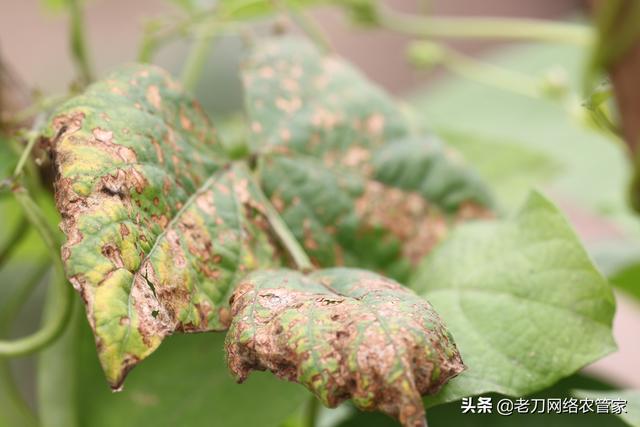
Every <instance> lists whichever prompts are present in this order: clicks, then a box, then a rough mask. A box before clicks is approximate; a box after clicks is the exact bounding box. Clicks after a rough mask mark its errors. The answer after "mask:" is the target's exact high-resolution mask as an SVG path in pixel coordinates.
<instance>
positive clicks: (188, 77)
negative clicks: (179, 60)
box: [182, 20, 220, 92]
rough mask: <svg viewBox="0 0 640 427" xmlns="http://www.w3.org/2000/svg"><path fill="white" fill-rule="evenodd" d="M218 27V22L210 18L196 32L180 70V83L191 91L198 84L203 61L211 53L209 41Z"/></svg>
mask: <svg viewBox="0 0 640 427" xmlns="http://www.w3.org/2000/svg"><path fill="white" fill-rule="evenodd" d="M219 29H220V24H219V23H218V22H217V21H215V20H212V22H210V23H205V24H203V27H202V28H201V30H200V31H199V32H198V37H197V39H196V41H195V43H194V45H193V48H192V49H191V51H190V52H189V56H188V57H187V62H186V64H185V66H184V68H183V70H182V85H183V86H184V88H185V89H186V90H188V91H190V92H193V90H194V89H195V87H196V85H197V84H198V81H199V80H200V75H201V74H202V71H203V69H204V64H205V61H206V59H207V57H208V56H209V54H210V53H211V52H210V51H211V49H210V47H211V41H212V40H213V38H214V36H215V35H216V33H217V32H218V30H219Z"/></svg>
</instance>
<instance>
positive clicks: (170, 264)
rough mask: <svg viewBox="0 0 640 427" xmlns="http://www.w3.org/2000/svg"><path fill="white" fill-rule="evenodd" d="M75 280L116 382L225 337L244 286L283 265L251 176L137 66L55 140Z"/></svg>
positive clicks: (194, 115)
mask: <svg viewBox="0 0 640 427" xmlns="http://www.w3.org/2000/svg"><path fill="white" fill-rule="evenodd" d="M48 133H49V137H50V138H51V140H52V142H53V144H54V154H55V157H56V167H57V171H58V176H57V179H56V183H55V186H56V202H57V206H58V209H59V211H60V212H61V214H62V230H63V231H64V233H65V234H66V236H67V241H66V243H65V244H64V246H63V248H62V258H63V261H64V264H65V268H66V272H67V276H68V278H69V280H70V282H71V283H72V284H73V286H74V287H75V288H76V290H77V291H78V292H80V294H81V295H82V298H83V300H84V302H85V305H86V310H87V317H88V319H89V323H90V324H91V326H92V328H93V330H94V333H95V338H96V345H97V348H98V355H99V358H100V361H101V363H102V366H103V368H104V370H105V373H106V376H107V380H108V381H109V383H110V384H111V386H112V387H113V388H116V389H117V388H119V387H120V386H121V384H122V382H123V381H124V377H125V375H126V374H127V372H128V371H129V370H130V369H131V368H132V367H133V366H135V365H136V364H137V363H138V362H139V361H140V360H142V359H144V358H145V357H147V356H148V355H149V354H150V353H151V352H153V351H154V350H155V349H156V348H157V347H158V345H160V342H161V341H162V340H163V338H164V337H165V336H167V335H169V334H171V333H173V332H174V331H185V332H195V331H207V330H222V329H225V328H226V327H227V326H228V324H229V321H230V317H229V309H228V306H227V301H228V297H229V293H230V292H231V286H232V284H233V283H235V281H236V280H237V278H238V276H239V275H241V274H244V272H245V271H246V270H248V269H251V268H254V267H255V266H256V265H258V264H259V265H260V266H265V265H273V264H274V261H273V260H274V248H273V247H272V245H271V243H270V241H269V237H268V235H267V234H266V233H264V232H263V229H265V228H266V221H265V220H264V217H263V215H262V213H261V205H260V203H258V202H257V201H256V198H255V197H254V191H253V188H252V187H251V183H250V180H249V179H248V178H247V176H246V173H245V171H244V170H243V169H241V168H237V167H233V168H230V169H229V168H225V167H222V166H221V165H222V162H223V161H224V158H223V155H222V154H221V153H222V151H221V149H220V146H219V144H218V143H217V142H216V139H215V136H214V133H213V128H212V127H211V126H210V124H209V122H208V120H207V118H206V117H205V115H204V114H203V113H202V111H200V109H199V106H198V104H197V103H195V101H193V100H192V99H190V98H188V97H187V96H186V95H184V94H183V93H182V91H181V89H180V88H179V86H178V85H177V84H176V83H175V82H174V81H173V80H172V79H171V78H170V77H169V76H168V74H167V73H165V72H163V71H161V70H160V69H158V68H155V67H146V66H132V67H128V68H125V69H123V70H122V71H119V72H116V73H115V74H113V75H112V76H110V77H109V78H107V79H106V80H104V81H102V82H99V83H96V84H94V85H93V86H91V87H89V88H88V89H87V91H86V92H85V93H84V94H82V95H80V96H78V97H76V98H74V99H72V100H70V101H69V102H67V103H66V104H64V105H63V106H62V107H61V108H60V110H59V111H58V112H57V113H56V115H55V117H54V118H53V120H52V122H51V125H50V128H49V130H48Z"/></svg>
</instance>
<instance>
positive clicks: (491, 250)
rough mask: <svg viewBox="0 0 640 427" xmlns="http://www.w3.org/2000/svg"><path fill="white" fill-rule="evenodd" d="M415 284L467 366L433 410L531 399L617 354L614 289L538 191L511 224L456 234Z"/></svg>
mask: <svg viewBox="0 0 640 427" xmlns="http://www.w3.org/2000/svg"><path fill="white" fill-rule="evenodd" d="M412 286H413V288H414V289H415V290H416V292H418V293H419V294H420V295H423V296H424V297H425V298H428V299H429V301H431V303H432V304H433V306H434V307H435V308H436V309H437V310H438V312H439V313H441V315H442V317H443V318H444V319H446V320H447V324H448V326H449V328H450V330H451V332H452V333H453V335H454V336H455V337H456V340H457V342H458V345H459V346H460V350H461V353H462V356H463V358H464V360H465V362H466V364H467V365H468V366H469V369H468V371H466V372H465V373H463V374H462V375H461V376H459V377H458V378H456V379H454V380H453V381H451V382H450V383H449V384H448V385H447V386H445V387H444V388H443V390H442V392H441V393H440V394H438V395H436V396H434V397H432V398H427V399H426V404H427V405H435V404H438V403H443V402H449V401H453V400H456V399H460V398H461V397H464V396H470V395H476V394H480V393H486V392H490V391H494V392H499V393H502V394H506V395H512V396H521V395H525V394H529V393H533V392H535V391H538V390H541V389H543V388H544V387H546V386H549V385H550V384H553V383H554V382H556V381H557V380H559V379H560V378H563V377H565V376H567V375H570V374H572V373H574V372H575V371H577V370H578V369H580V368H582V367H583V366H585V365H587V364H589V363H591V362H593V361H595V360H597V359H599V358H600V357H603V356H604V355H606V354H608V353H610V352H612V351H613V350H615V348H616V345H615V342H614V340H613V336H612V333H611V323H612V319H613V314H614V311H615V302H614V298H613V293H612V291H611V288H610V286H609V285H608V283H607V282H606V280H605V279H604V278H603V277H602V275H601V274H600V273H599V272H598V271H597V270H596V268H595V267H594V266H593V264H592V263H591V261H590V259H589V257H588V256H587V254H586V253H585V251H584V249H583V248H582V246H581V245H580V242H579V241H578V239H577V237H576V236H575V234H574V232H573V231H572V230H571V228H570V227H569V225H568V223H567V221H566V220H565V219H564V217H563V216H562V215H561V214H560V212H559V211H558V210H557V209H556V208H555V207H554V206H553V205H552V204H551V203H550V202H549V201H547V200H546V199H545V198H543V197H542V196H541V195H539V194H537V193H532V194H531V195H530V197H529V199H528V200H527V202H526V203H525V204H524V206H523V207H522V208H521V210H520V211H519V212H518V214H517V215H516V216H514V217H513V218H510V219H507V220H504V221H500V222H496V223H478V224H469V225H466V226H463V227H460V228H459V229H458V230H456V231H454V232H453V233H452V235H451V236H450V238H449V239H447V240H446V241H445V242H444V243H443V244H442V245H441V246H440V247H438V249H437V250H435V251H434V252H432V254H431V255H430V256H429V257H427V258H426V259H425V261H424V262H423V263H422V265H421V266H420V267H419V269H418V272H417V273H416V276H415V278H414V279H413V280H412Z"/></svg>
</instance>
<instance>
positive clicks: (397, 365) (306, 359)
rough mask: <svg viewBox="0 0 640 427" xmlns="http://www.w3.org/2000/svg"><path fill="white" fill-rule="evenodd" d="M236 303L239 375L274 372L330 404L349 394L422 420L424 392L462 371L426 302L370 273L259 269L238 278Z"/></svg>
mask: <svg viewBox="0 0 640 427" xmlns="http://www.w3.org/2000/svg"><path fill="white" fill-rule="evenodd" d="M231 308H232V312H233V321H232V323H231V327H230V329H229V333H228V335H227V341H226V349H227V355H228V356H227V357H228V363H229V366H230V368H231V371H232V372H233V373H234V375H235V376H236V378H237V379H238V381H244V380H245V379H246V378H247V376H248V374H249V373H250V371H252V370H269V371H271V372H273V373H274V374H275V375H277V376H279V377H281V378H283V379H287V380H289V381H297V382H299V383H301V384H303V385H304V386H305V387H307V388H308V389H309V390H311V391H312V392H313V393H314V394H315V395H316V396H317V397H318V398H319V399H320V400H321V401H322V402H323V403H324V404H325V405H327V406H330V407H335V406H337V405H338V404H339V403H341V402H342V401H344V400H346V399H348V398H352V399H353V402H354V404H355V405H356V406H357V407H358V408H360V409H363V410H374V409H378V410H381V411H383V412H386V413H387V414H390V415H392V416H395V417H396V418H398V419H399V420H400V422H401V423H402V424H403V425H405V426H425V425H426V421H425V419H424V410H423V407H422V401H421V395H424V394H428V393H435V392H437V391H438V390H439V389H440V387H442V385H443V384H444V383H446V382H447V381H448V380H449V379H450V378H451V377H453V376H455V375H457V374H458V373H459V372H460V371H462V369H464V367H463V364H462V360H461V359H460V355H459V354H458V351H457V349H456V347H455V344H454V342H453V338H452V337H451V335H450V334H449V333H448V332H447V330H446V328H445V327H444V325H443V324H442V321H441V320H440V318H439V317H438V315H437V314H436V313H435V311H433V309H432V308H431V305H429V303H428V302H426V301H424V300H423V299H421V298H419V297H418V296H417V295H415V294H414V293H413V292H411V291H410V290H408V289H406V288H404V287H402V286H401V285H400V284H398V283H396V282H394V281H392V280H390V279H386V278H384V277H382V276H378V275H376V274H373V273H370V272H367V271H364V270H353V269H340V268H336V269H329V270H319V271H316V272H314V273H311V274H309V275H308V276H305V275H303V274H301V273H298V272H295V271H290V270H272V271H258V272H255V273H253V274H251V275H249V276H248V277H246V278H245V279H243V280H242V281H241V282H240V283H239V284H238V286H237V288H236V291H235V292H234V294H233V296H232V301H231Z"/></svg>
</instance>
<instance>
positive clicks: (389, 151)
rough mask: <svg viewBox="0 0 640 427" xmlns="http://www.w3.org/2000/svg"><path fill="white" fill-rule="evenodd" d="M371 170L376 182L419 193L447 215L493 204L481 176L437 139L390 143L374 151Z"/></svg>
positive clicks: (412, 139)
mask: <svg viewBox="0 0 640 427" xmlns="http://www.w3.org/2000/svg"><path fill="white" fill-rule="evenodd" d="M371 167H372V168H373V176H374V177H375V179H376V180H378V181H380V182H382V183H384V184H387V185H390V186H394V187H398V188H401V189H403V190H406V191H415V192H417V193H419V194H420V195H421V196H422V197H424V198H425V199H426V200H429V201H430V202H431V203H433V204H435V205H437V206H439V207H441V208H442V209H443V210H444V211H446V212H452V213H455V212H457V211H459V210H464V209H465V207H466V208H467V209H469V208H473V205H475V206H476V207H478V208H480V207H483V206H485V207H486V206H491V205H492V201H491V197H490V195H489V193H488V190H487V188H486V187H485V185H484V184H483V183H482V181H481V180H480V177H479V176H478V175H477V174H476V173H475V172H474V171H473V170H471V169H469V167H468V166H467V165H465V164H464V163H463V161H462V158H461V157H460V156H459V155H458V154H457V153H456V152H455V151H454V150H452V149H450V148H446V147H444V146H443V144H442V143H441V142H440V141H439V140H437V139H436V138H435V137H429V138H408V139H406V140H402V141H395V142H394V143H392V144H386V145H384V146H382V147H380V148H379V149H378V150H376V151H375V152H373V154H372V159H371Z"/></svg>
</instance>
